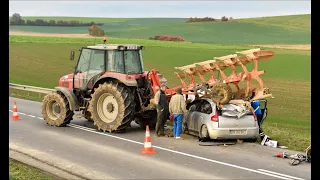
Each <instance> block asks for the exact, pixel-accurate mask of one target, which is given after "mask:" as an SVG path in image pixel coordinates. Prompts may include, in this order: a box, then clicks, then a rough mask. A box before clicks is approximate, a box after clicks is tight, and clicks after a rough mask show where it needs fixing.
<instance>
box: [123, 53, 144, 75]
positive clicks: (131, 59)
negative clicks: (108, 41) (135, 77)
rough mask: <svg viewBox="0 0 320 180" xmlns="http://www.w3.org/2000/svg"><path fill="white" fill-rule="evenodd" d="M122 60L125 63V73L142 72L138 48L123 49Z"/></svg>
mask: <svg viewBox="0 0 320 180" xmlns="http://www.w3.org/2000/svg"><path fill="white" fill-rule="evenodd" d="M124 62H125V64H126V73H129V74H140V73H142V68H141V67H142V66H141V63H140V53H139V51H138V50H135V51H125V52H124Z"/></svg>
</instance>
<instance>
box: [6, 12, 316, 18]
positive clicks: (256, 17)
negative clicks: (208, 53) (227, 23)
mask: <svg viewBox="0 0 320 180" xmlns="http://www.w3.org/2000/svg"><path fill="white" fill-rule="evenodd" d="M17 13H18V12H17ZM18 14H20V13H18ZM299 15H311V14H287V15H281V16H299ZM20 16H21V17H22V18H23V17H26V18H30V17H45V18H48V17H52V18H63V17H66V18H101V19H130V18H131V17H121V18H118V17H84V16H22V15H21V14H20ZM281 16H257V17H250V18H233V19H251V18H267V17H281ZM9 17H12V16H9ZM208 17H210V16H208ZM149 18H150V19H158V18H159V19H160V18H162V19H188V18H190V17H135V18H133V19H149ZM198 18H203V17H198ZM211 18H215V17H211ZM219 18H221V17H219ZM219 18H215V19H219Z"/></svg>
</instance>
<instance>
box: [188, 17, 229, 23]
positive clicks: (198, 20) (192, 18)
mask: <svg viewBox="0 0 320 180" xmlns="http://www.w3.org/2000/svg"><path fill="white" fill-rule="evenodd" d="M231 19H232V17H229V18H227V17H226V16H223V17H222V18H221V19H215V18H211V17H204V18H197V17H190V18H188V19H187V20H186V22H187V23H192V22H210V21H229V20H231Z"/></svg>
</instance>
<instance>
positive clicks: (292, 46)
mask: <svg viewBox="0 0 320 180" xmlns="http://www.w3.org/2000/svg"><path fill="white" fill-rule="evenodd" d="M9 35H20V36H46V37H70V38H94V37H92V36H90V35H88V34H58V33H38V32H23V31H10V32H9ZM249 46H255V47H267V48H279V49H295V50H311V44H263V45H260V44H257V45H249Z"/></svg>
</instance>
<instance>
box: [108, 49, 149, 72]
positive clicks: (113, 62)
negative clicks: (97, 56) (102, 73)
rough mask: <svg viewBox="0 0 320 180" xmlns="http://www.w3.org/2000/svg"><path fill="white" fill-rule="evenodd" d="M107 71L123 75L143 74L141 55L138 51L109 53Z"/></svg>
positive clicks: (112, 51) (113, 51)
mask: <svg viewBox="0 0 320 180" xmlns="http://www.w3.org/2000/svg"><path fill="white" fill-rule="evenodd" d="M107 56H108V59H107V71H112V72H118V73H123V74H127V73H128V74H141V73H142V72H143V68H142V62H141V55H140V51H138V50H128V51H120V50H111V51H108V55H107Z"/></svg>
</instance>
